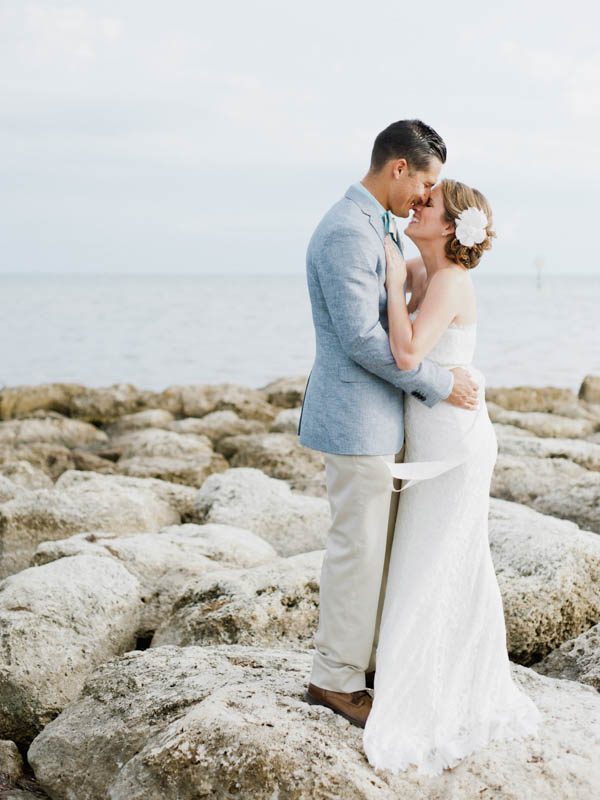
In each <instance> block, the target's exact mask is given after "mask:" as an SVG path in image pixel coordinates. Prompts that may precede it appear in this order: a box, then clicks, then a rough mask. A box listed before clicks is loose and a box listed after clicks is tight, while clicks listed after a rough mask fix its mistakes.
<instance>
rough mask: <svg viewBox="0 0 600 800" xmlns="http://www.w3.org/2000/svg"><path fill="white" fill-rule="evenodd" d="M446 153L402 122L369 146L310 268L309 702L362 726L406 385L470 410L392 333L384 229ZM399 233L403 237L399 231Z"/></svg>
mask: <svg viewBox="0 0 600 800" xmlns="http://www.w3.org/2000/svg"><path fill="white" fill-rule="evenodd" d="M445 160H446V146H445V144H444V142H443V140H442V139H441V137H440V136H439V135H438V134H437V133H436V132H435V131H434V130H433V129H432V128H430V127H429V126H428V125H425V123H423V122H421V121H420V120H401V121H400V122H394V123H393V124H392V125H390V126H389V127H387V128H386V129H385V130H384V131H382V132H381V133H380V134H379V135H378V136H377V138H376V139H375V143H374V145H373V151H372V155H371V165H370V169H369V172H368V173H367V175H366V176H365V177H364V178H363V180H362V181H361V182H360V183H355V184H353V185H352V186H351V187H350V188H349V189H348V191H347V192H346V194H345V195H344V197H343V198H342V199H341V200H339V201H338V202H337V203H336V204H335V205H334V206H333V207H332V208H331V209H330V210H329V211H328V212H327V213H326V214H325V216H324V217H323V219H322V220H321V222H320V223H319V225H318V226H317V228H316V230H315V232H314V234H313V236H312V238H311V240H310V243H309V246H308V252H307V258H306V271H307V280H308V289H309V293H310V300H311V305H312V315H313V321H314V326H315V333H316V358H315V362H314V364H313V368H312V370H311V374H310V376H309V380H308V384H307V387H306V392H305V395H304V401H303V403H302V412H301V416H300V423H299V426H298V433H299V435H300V444H302V445H305V446H306V447H310V448H312V449H314V450H320V451H322V452H323V454H324V461H325V474H326V484H327V494H328V498H329V503H330V506H331V517H332V524H331V528H330V530H329V535H328V541H327V552H326V554H325V559H324V561H323V569H322V573H321V589H320V616H319V626H318V630H317V633H316V635H315V653H314V658H313V666H312V675H311V678H310V683H309V685H308V691H307V693H306V698H305V699H306V700H307V701H308V702H309V703H316V704H320V705H325V706H327V707H329V708H331V709H333V710H334V711H335V712H336V713H339V714H342V715H343V716H344V717H346V719H349V720H350V721H351V722H352V723H354V724H355V725H358V726H360V727H364V724H365V722H366V719H367V716H368V714H369V711H370V709H371V702H372V701H371V696H370V695H369V693H368V692H367V691H366V689H365V686H369V687H370V688H372V686H373V679H374V670H375V657H376V648H377V641H378V635H379V623H380V618H381V611H382V608H383V597H384V592H385V583H386V576H387V566H388V561H389V554H390V549H391V544H392V536H393V531H394V524H395V519H396V511H397V508H398V505H397V504H398V494H397V493H396V494H394V500H392V491H391V490H392V477H391V475H390V472H389V470H388V469H387V467H386V465H385V463H384V462H383V461H382V459H381V458H380V456H382V457H383V459H385V460H386V461H390V462H394V461H395V460H396V458H397V459H398V460H401V459H402V448H403V443H404V414H403V398H404V392H410V394H412V395H413V396H414V397H416V398H417V399H419V400H421V401H422V402H423V403H425V405H427V406H430V407H431V406H433V405H435V404H436V403H438V402H440V401H441V400H446V401H447V402H449V403H452V404H454V405H457V406H461V407H463V408H470V409H474V408H475V407H476V403H477V386H476V384H475V383H474V381H473V380H472V378H471V377H470V376H469V375H468V373H467V372H466V371H465V370H463V369H461V368H456V369H453V370H447V369H444V368H442V367H440V366H438V365H437V364H434V363H433V362H431V361H428V360H424V361H422V362H421V364H419V366H418V367H416V368H415V369H412V370H400V369H399V368H398V367H397V366H396V363H395V361H394V357H393V355H392V352H391V350H390V346H389V340H388V333H387V332H388V320H387V308H386V302H387V297H386V291H385V253H384V247H383V243H384V239H385V235H386V233H388V232H392V233H394V232H395V223H394V220H393V218H392V217H391V216H390V211H391V212H392V214H394V215H395V216H398V217H408V215H409V212H410V211H411V209H412V208H413V207H415V206H417V205H419V204H423V203H426V202H427V200H428V199H429V194H430V192H431V188H432V186H433V185H434V184H435V183H436V182H437V180H438V178H439V174H440V169H441V167H442V164H443V163H444V162H445ZM395 241H396V242H397V244H398V246H399V247H400V244H399V241H398V238H397V236H396V238H395Z"/></svg>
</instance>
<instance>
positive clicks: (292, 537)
mask: <svg viewBox="0 0 600 800" xmlns="http://www.w3.org/2000/svg"><path fill="white" fill-rule="evenodd" d="M195 509H196V519H195V521H196V522H200V523H206V522H218V523H221V524H223V525H235V526H237V527H240V528H248V529H249V530H251V531H254V533H256V534H257V535H258V536H260V537H261V538H262V539H265V540H266V541H267V542H269V543H270V544H272V545H273V547H274V548H275V549H276V550H277V552H278V553H279V555H282V556H291V555H295V554H296V553H305V552H307V551H310V550H320V549H322V548H323V547H325V544H326V541H327V533H328V531H329V527H330V526H331V516H330V512H329V503H328V502H327V501H326V500H321V499H320V498H317V497H305V496H302V495H298V494H294V493H292V491H291V490H290V487H289V486H288V485H287V484H286V483H284V481H280V480H276V479H275V478H269V477H268V476H267V475H265V474H264V473H262V472H261V471H260V470H258V469H247V468H238V469H228V470H227V471H226V472H223V473H221V474H218V475H211V476H210V478H207V479H206V481H205V482H204V483H203V485H202V488H201V489H200V491H199V492H198V494H197V497H196V504H195Z"/></svg>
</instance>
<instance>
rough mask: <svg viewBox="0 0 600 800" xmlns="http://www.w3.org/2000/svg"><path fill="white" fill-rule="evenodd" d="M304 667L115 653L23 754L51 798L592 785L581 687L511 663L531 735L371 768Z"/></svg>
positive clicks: (263, 657) (593, 719) (162, 651)
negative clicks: (403, 768) (463, 753)
mask: <svg viewBox="0 0 600 800" xmlns="http://www.w3.org/2000/svg"><path fill="white" fill-rule="evenodd" d="M310 664H311V657H310V655H309V654H305V653H301V652H293V651H285V650H269V649H266V648H260V649H259V648H254V647H242V646H238V645H230V646H216V647H193V646H191V647H185V648H179V647H174V646H164V647H157V648H153V649H150V650H146V651H144V652H133V653H126V654H125V655H123V656H121V657H120V658H117V659H115V660H113V661H110V662H108V663H105V664H103V665H101V666H100V667H98V668H97V669H96V671H95V672H94V673H93V675H91V676H90V677H89V678H88V680H87V681H86V685H85V687H84V689H83V691H82V692H81V695H80V697H79V698H78V699H77V700H75V701H74V702H72V703H71V704H70V705H69V706H68V707H67V708H66V709H65V710H64V711H63V713H62V714H61V715H60V716H59V717H57V719H55V720H54V721H53V722H51V723H50V724H49V725H48V726H47V727H46V728H45V729H44V730H43V731H42V732H41V733H40V734H39V735H38V736H37V737H36V739H35V740H34V741H33V743H32V745H31V747H30V748H29V752H28V758H29V761H30V763H31V764H32V765H33V767H34V770H35V774H36V777H37V779H38V780H39V781H40V783H41V785H42V787H43V788H45V789H46V790H47V791H48V792H49V793H50V794H51V796H52V797H53V798H61V800H167V799H168V800H170V799H171V798H172V799H173V800H175V798H177V800H197V799H198V798H200V797H214V798H217V800H218V799H219V798H222V800H225V798H228V799H230V798H232V797H240V798H253V800H273V798H294V800H326V799H327V800H333V798H344V800H365V799H366V798H368V799H369V800H371V799H372V800H397V798H400V797H401V798H406V799H407V800H423V798H476V797H477V798H479V797H485V796H486V794H487V795H489V797H493V798H494V800H509V798H510V800H516V798H526V797H531V798H534V797H535V798H546V797H547V798H550V797H557V798H558V797H560V798H561V799H562V798H572V799H573V800H575V798H581V797H593V796H594V792H595V791H596V789H597V787H598V785H599V781H600V762H599V761H598V758H597V754H598V741H599V737H600V722H599V720H600V695H598V693H597V692H595V691H594V690H593V689H591V688H590V687H587V686H582V685H580V684H577V683H573V682H571V681H558V680H553V679H551V678H547V677H544V676H541V675H538V674H536V673H535V672H533V671H532V670H529V669H526V668H524V667H520V666H513V667H512V670H513V675H514V678H515V680H516V681H517V682H518V684H519V685H520V687H521V688H522V689H523V691H525V692H526V693H527V694H528V695H529V696H531V698H532V699H533V700H534V702H535V703H536V704H537V706H538V708H539V709H540V711H541V713H542V714H543V723H542V725H541V726H540V732H539V735H538V736H537V737H533V736H529V737H524V738H522V739H518V740H513V741H499V742H492V743H491V744H490V745H489V746H488V747H486V748H484V749H482V750H480V751H479V752H477V753H475V754H473V755H471V756H468V757H467V758H465V759H464V760H463V761H462V762H461V763H460V764H459V765H458V766H457V767H455V768H454V769H453V770H451V771H449V770H446V771H445V772H444V774H442V775H440V776H438V777H434V778H430V777H420V776H418V775H417V774H416V771H415V770H414V768H411V769H409V770H408V771H407V772H404V773H400V774H399V775H397V776H394V775H392V774H391V773H390V772H388V771H375V770H374V769H373V768H372V767H371V766H370V765H369V763H368V761H367V760H366V758H365V755H364V752H363V749H362V733H363V732H362V729H361V728H357V727H355V726H353V725H351V724H350V723H349V722H347V721H346V720H345V719H343V718H342V717H340V716H339V715H336V714H334V713H333V712H332V711H330V710H329V709H327V708H324V707H322V706H310V705H307V704H306V703H305V701H304V699H303V695H304V692H305V689H306V684H307V679H308V676H309V674H310ZM83 775H85V780H83V779H82V776H83Z"/></svg>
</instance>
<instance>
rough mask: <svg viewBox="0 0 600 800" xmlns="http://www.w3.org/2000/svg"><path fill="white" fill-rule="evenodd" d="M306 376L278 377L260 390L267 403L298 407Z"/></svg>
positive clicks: (280, 406)
mask: <svg viewBox="0 0 600 800" xmlns="http://www.w3.org/2000/svg"><path fill="white" fill-rule="evenodd" d="M307 381H308V376H304V375H302V376H299V377H296V378H278V379H277V380H276V381H271V383H268V384H267V385H266V386H263V387H262V389H261V392H264V394H265V395H266V397H267V400H268V401H269V403H271V404H272V405H274V406H277V407H278V408H298V407H299V406H301V405H302V400H303V398H304V392H305V391H306V384H307Z"/></svg>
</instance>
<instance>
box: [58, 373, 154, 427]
mask: <svg viewBox="0 0 600 800" xmlns="http://www.w3.org/2000/svg"><path fill="white" fill-rule="evenodd" d="M69 405H70V410H71V415H72V416H73V417H77V418H78V419H82V420H85V421H87V422H95V423H97V424H107V423H110V422H116V421H117V420H118V419H120V417H122V416H124V415H125V414H134V413H135V412H137V411H141V410H143V408H144V405H145V401H144V399H143V398H142V396H141V395H140V392H138V390H137V389H136V387H135V386H133V384H131V383H115V384H113V385H112V386H107V387H101V388H98V389H96V388H85V389H84V391H82V392H80V393H79V394H76V395H74V396H73V397H71V400H70V404H69Z"/></svg>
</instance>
